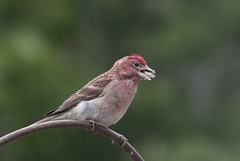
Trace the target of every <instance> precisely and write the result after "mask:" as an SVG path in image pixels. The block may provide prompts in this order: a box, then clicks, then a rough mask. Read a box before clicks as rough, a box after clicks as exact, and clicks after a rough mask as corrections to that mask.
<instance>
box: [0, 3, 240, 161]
mask: <svg viewBox="0 0 240 161" xmlns="http://www.w3.org/2000/svg"><path fill="white" fill-rule="evenodd" d="M239 6H240V1H235V0H228V1H224V0H212V1H189V0H185V1H176V0H160V1H153V0H149V1H143V0H138V1H136V0H130V1H126V0H121V1H120V0H116V1H109V0H108V1H84V0H79V1H73V0H58V1H45V0H44V1H27V0H20V1H19V0H10V1H9V0H1V5H0V35H1V39H0V53H1V54H0V135H1V136H2V135H4V134H6V133H8V132H11V131H13V130H15V129H18V128H21V127H24V126H26V125H29V124H31V123H33V122H35V121H37V120H39V119H41V118H42V116H43V114H44V113H45V112H48V111H50V110H52V109H54V108H56V107H58V106H59V105H60V104H61V103H62V102H63V101H64V100H65V99H66V98H67V97H68V96H70V95H71V94H72V93H73V92H75V91H76V90H77V89H79V88H81V87H82V86H83V85H84V84H85V83H87V82H88V81H89V80H91V79H92V78H94V77H96V76H97V75H98V74H101V73H103V72H104V71H106V70H108V69H109V68H110V67H111V66H112V65H113V63H114V62H115V61H116V60H117V59H119V58H121V57H123V56H126V55H130V54H132V53H139V54H141V55H143V57H144V58H145V59H146V61H147V62H148V64H149V66H150V67H151V68H153V69H155V70H156V72H157V77H156V78H155V79H154V80H152V81H151V82H147V81H142V82H141V83H140V84H139V88H138V93H137V95H136V97H135V99H134V101H133V102H132V104H131V107H130V109H129V110H128V112H127V113H126V115H125V116H124V117H123V119H122V120H121V121H120V122H119V123H118V124H117V125H114V126H112V127H111V128H113V129H114V130H116V131H118V132H120V133H122V134H123V135H125V136H126V137H127V138H128V139H129V141H130V143H132V144H133V146H134V147H135V148H136V149H137V150H139V152H140V153H141V154H142V155H143V157H144V158H145V160H164V161H176V160H177V161H179V160H180V161H181V160H184V161H200V160H205V161H212V160H218V161H236V160H239V159H240V155H239V154H240V147H239V143H240V126H239V121H240V108H239V107H240V92H239V91H240V83H239V82H240V64H239V61H240V54H239V50H240V47H239V43H240V7H239ZM0 158H1V161H5V160H6V161H9V160H14V161H25V160H35V161H38V160H39V161H40V160H59V161H65V160H116V161H117V160H130V158H129V157H128V155H127V154H126V153H125V152H124V151H123V150H121V149H120V148H118V147H113V146H112V145H111V142H110V141H109V140H108V139H107V138H105V137H102V136H100V135H98V134H95V133H89V132H86V131H84V130H79V129H57V130H51V131H45V132H42V133H38V134H34V135H31V136H27V137H24V138H21V139H18V140H17V141H14V142H12V143H9V144H7V145H5V146H3V147H1V148H0Z"/></svg>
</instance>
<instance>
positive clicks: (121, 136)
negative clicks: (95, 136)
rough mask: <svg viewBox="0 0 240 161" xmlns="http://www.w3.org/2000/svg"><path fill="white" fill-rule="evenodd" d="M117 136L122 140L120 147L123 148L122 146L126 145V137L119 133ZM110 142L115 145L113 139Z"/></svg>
mask: <svg viewBox="0 0 240 161" xmlns="http://www.w3.org/2000/svg"><path fill="white" fill-rule="evenodd" d="M119 138H120V139H121V140H122V141H123V143H122V145H120V146H121V148H123V147H124V146H125V145H126V143H127V142H128V139H127V138H125V137H124V136H123V135H121V134H119ZM112 144H114V145H117V143H116V141H114V140H113V141H112Z"/></svg>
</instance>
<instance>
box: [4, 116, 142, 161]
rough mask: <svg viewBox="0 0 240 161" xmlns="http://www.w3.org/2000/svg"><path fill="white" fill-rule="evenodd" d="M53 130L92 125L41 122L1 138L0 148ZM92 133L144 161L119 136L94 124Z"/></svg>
mask: <svg viewBox="0 0 240 161" xmlns="http://www.w3.org/2000/svg"><path fill="white" fill-rule="evenodd" d="M55 128H82V129H86V130H89V129H91V128H92V123H91V122H88V121H79V120H58V121H49V122H43V123H39V124H32V125H29V126H27V127H24V128H21V129H19V130H16V131H13V132H11V133H9V134H7V135H5V136H3V137H1V138H0V146H3V145H4V144H7V143H9V142H11V141H13V140H16V139H18V138H20V137H23V136H26V135H29V134H33V133H37V132H40V131H44V130H48V129H55ZM92 131H95V132H98V133H100V134H102V135H104V136H106V137H108V138H110V139H111V140H112V141H113V142H115V143H117V144H119V145H120V146H122V147H123V149H124V150H125V151H126V152H127V153H128V154H129V155H130V156H131V157H132V159H133V160H135V161H144V160H143V158H142V157H141V156H140V154H139V153H138V152H137V151H136V150H135V149H134V148H133V147H132V146H131V144H129V143H128V142H126V143H124V139H123V136H122V135H121V134H119V133H117V132H115V131H113V130H111V129H109V128H106V127H104V126H101V125H98V124H95V126H94V129H93V130H92Z"/></svg>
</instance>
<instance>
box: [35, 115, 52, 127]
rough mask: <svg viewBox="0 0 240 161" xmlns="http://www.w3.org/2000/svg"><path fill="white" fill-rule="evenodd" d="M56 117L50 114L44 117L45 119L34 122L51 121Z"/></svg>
mask: <svg viewBox="0 0 240 161" xmlns="http://www.w3.org/2000/svg"><path fill="white" fill-rule="evenodd" d="M54 118H56V116H49V117H46V118H44V119H42V120H39V121H37V122H35V123H33V124H39V123H43V122H47V121H51V120H54ZM33 124H32V125H33Z"/></svg>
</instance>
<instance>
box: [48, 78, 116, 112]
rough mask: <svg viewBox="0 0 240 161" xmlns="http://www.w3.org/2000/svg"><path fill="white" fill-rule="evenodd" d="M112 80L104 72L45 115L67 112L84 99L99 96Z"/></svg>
mask: <svg viewBox="0 0 240 161" xmlns="http://www.w3.org/2000/svg"><path fill="white" fill-rule="evenodd" d="M111 81H112V78H111V77H109V78H108V77H106V76H105V75H104V74H102V75H100V76H98V77H97V78H95V79H94V80H92V81H91V82H89V83H88V84H86V85H85V86H84V87H83V88H81V89H80V90H78V91H77V92H76V93H74V94H73V95H71V96H70V97H69V98H68V99H67V100H66V101H64V102H63V104H62V105H61V106H59V107H58V108H57V109H55V110H52V111H50V112H48V113H46V114H45V116H53V115H57V114H59V113H62V112H65V111H67V110H69V109H71V108H73V107H75V106H76V105H77V104H78V103H79V102H81V101H83V100H91V99H94V98H96V97H99V96H100V95H101V94H102V93H103V90H104V88H105V87H106V86H107V85H108V84H109V83H110V82H111Z"/></svg>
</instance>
